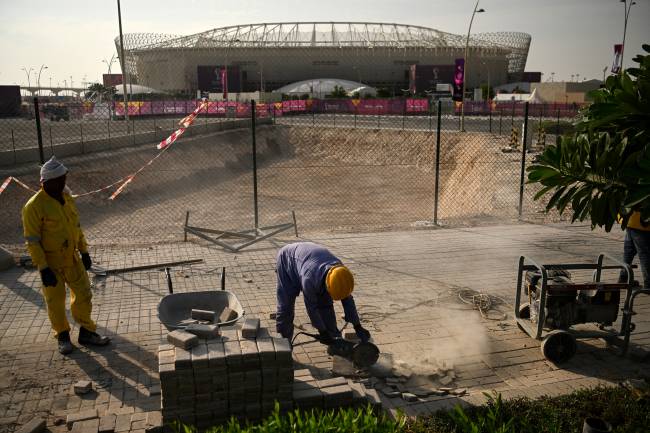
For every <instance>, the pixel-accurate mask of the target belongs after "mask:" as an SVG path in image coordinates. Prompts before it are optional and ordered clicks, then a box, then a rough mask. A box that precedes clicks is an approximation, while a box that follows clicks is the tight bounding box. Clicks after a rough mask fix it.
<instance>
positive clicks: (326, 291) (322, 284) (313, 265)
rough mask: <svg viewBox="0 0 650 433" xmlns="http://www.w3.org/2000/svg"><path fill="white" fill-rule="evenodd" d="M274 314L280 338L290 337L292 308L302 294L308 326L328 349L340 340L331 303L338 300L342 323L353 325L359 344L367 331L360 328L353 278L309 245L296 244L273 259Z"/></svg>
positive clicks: (329, 256)
mask: <svg viewBox="0 0 650 433" xmlns="http://www.w3.org/2000/svg"><path fill="white" fill-rule="evenodd" d="M276 272H277V274H278V292H277V297H278V311H277V314H276V329H277V331H278V333H280V334H281V335H282V336H283V337H285V338H288V339H289V340H291V337H292V336H293V319H294V306H295V303H296V298H297V297H298V295H299V294H300V292H301V291H302V295H303V297H304V300H305V307H306V308H307V314H308V315H309V319H310V320H311V324H312V325H313V326H314V328H316V329H317V330H318V333H319V335H320V339H319V340H320V342H321V343H323V344H326V345H328V346H331V345H336V344H337V342H340V341H341V331H339V329H338V327H337V326H336V314H335V313H334V303H333V301H341V304H342V305H343V310H344V311H345V321H346V322H349V323H351V324H352V325H353V326H354V330H355V331H356V334H357V336H358V337H359V339H360V340H361V341H364V342H365V341H368V340H369V339H370V332H368V331H367V330H365V329H364V328H363V326H361V321H360V320H359V314H358V313H357V307H356V306H355V305H354V298H352V290H353V289H354V277H353V276H352V273H351V272H350V270H349V269H348V268H347V267H345V266H343V265H342V264H341V261H340V260H339V259H338V258H336V257H335V256H334V255H333V254H332V253H331V252H329V251H328V250H327V249H326V248H324V247H322V246H320V245H318V244H315V243H312V242H298V243H294V244H289V245H286V246H284V247H282V248H281V249H280V251H279V252H278V256H277V264H276Z"/></svg>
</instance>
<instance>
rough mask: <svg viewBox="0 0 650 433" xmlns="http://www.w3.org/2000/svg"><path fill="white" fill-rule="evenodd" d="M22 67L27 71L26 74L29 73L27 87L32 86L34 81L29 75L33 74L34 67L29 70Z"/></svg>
mask: <svg viewBox="0 0 650 433" xmlns="http://www.w3.org/2000/svg"><path fill="white" fill-rule="evenodd" d="M20 69H21V70H23V71H25V74H27V87H32V82H31V80H30V78H29V76H30V75H31V73H32V70H33V69H34V68H29V71H28V70H27V69H25V68H20Z"/></svg>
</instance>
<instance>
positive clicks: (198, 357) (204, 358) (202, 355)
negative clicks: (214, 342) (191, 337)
mask: <svg viewBox="0 0 650 433" xmlns="http://www.w3.org/2000/svg"><path fill="white" fill-rule="evenodd" d="M190 353H191V357H192V359H191V362H192V368H193V369H194V370H200V369H205V368H208V367H209V366H210V363H209V360H208V346H207V344H205V343H204V342H202V343H199V344H197V345H196V346H194V347H193V348H192V351H191V352H190Z"/></svg>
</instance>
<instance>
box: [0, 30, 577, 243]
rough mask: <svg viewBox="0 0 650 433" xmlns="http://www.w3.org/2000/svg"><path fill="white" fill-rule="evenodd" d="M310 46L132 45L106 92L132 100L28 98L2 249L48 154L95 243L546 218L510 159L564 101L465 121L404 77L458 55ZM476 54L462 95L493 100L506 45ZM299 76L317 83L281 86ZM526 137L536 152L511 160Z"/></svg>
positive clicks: (567, 109)
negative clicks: (120, 74) (199, 230)
mask: <svg viewBox="0 0 650 433" xmlns="http://www.w3.org/2000/svg"><path fill="white" fill-rule="evenodd" d="M398 30H399V29H398ZM373 31H374V30H373ZM400 31H401V30H400ZM372 35H373V34H371V33H368V35H366V36H367V37H371V36H372ZM222 36H223V35H222ZM294 36H295V35H294ZM294 36H291V37H294ZM298 36H299V35H298ZM298 36H295V37H296V38H298ZM312 36H313V38H312V39H313V40H312V42H313V43H310V44H307V45H299V44H298V42H295V41H294V42H295V44H294V45H291V46H287V47H285V48H282V49H279V48H278V47H275V45H277V44H280V43H281V41H280V39H277V40H276V39H273V40H268V41H267V42H268V45H269V46H268V47H260V46H256V45H255V46H254V45H251V44H250V43H249V42H246V41H248V39H246V38H248V36H245V35H240V36H236V37H235V36H233V38H234V39H232V41H234V42H232V44H234V45H232V44H230V45H228V44H226V48H224V47H221V46H219V47H216V48H210V47H209V46H208V45H209V44H208V41H207V40H202V39H200V40H198V41H194V42H195V44H194V45H192V44H191V43H190V42H191V41H190V42H187V41H186V40H185V39H183V38H181V39H182V40H181V39H179V40H176V39H173V38H172V39H165V38H163V39H161V40H160V41H158V42H156V43H154V44H153V45H151V44H149V45H146V46H143V47H140V48H138V47H135V46H134V47H127V54H126V56H127V57H126V58H127V64H126V66H127V68H126V70H127V72H128V73H127V74H126V76H125V78H126V81H127V82H126V84H127V85H125V86H122V85H120V86H118V88H119V89H124V88H126V89H127V95H128V97H127V98H124V96H121V95H114V94H113V93H112V92H113V91H109V90H110V89H107V90H106V94H105V95H101V98H96V96H97V95H95V96H92V95H91V97H89V98H88V99H86V100H85V101H84V102H75V103H71V102H66V103H61V102H55V101H51V102H47V103H46V102H45V101H39V102H40V105H39V107H38V108H36V107H35V106H34V103H33V101H32V100H29V101H25V106H24V107H23V116H22V117H20V118H10V119H0V178H1V180H4V179H10V182H9V184H8V185H5V188H4V190H3V191H2V192H0V218H1V219H2V225H1V226H0V243H2V244H4V245H9V246H11V245H18V244H20V243H21V242H22V236H21V233H22V227H21V221H20V210H21V207H22V206H23V205H24V203H25V202H26V201H27V200H28V199H29V197H30V196H31V195H32V194H33V193H34V192H33V191H30V188H31V189H32V190H35V189H37V188H38V171H39V161H40V160H41V158H43V159H48V158H49V157H50V155H52V154H55V155H56V156H57V157H58V158H59V159H61V160H62V161H63V162H64V163H65V164H66V165H67V166H68V167H69V168H70V174H69V179H68V185H69V186H70V188H71V189H72V192H73V193H75V194H77V195H79V196H78V197H77V198H76V202H77V206H78V208H79V210H80V214H81V219H82V224H83V226H84V228H85V231H86V235H87V237H88V238H89V239H90V240H92V241H93V242H95V243H120V244H133V243H138V242H144V243H149V242H155V241H167V240H174V239H182V238H183V235H184V233H183V225H184V224H185V218H186V215H187V212H188V211H189V221H188V224H189V225H191V226H197V227H203V228H211V229H215V230H242V229H249V228H252V227H253V226H254V224H255V221H256V215H257V222H258V224H259V225H274V224H279V223H284V222H287V221H290V220H291V219H292V217H293V214H292V212H293V213H295V216H296V219H297V223H298V224H297V225H298V228H299V231H300V232H303V233H305V232H327V231H348V232H355V231H367V230H389V229H411V228H418V227H422V226H430V225H433V224H435V223H438V224H442V225H472V224H482V223H489V222H504V221H507V220H516V219H517V218H519V217H523V218H526V219H532V220H535V221H538V220H540V221H541V220H544V219H546V218H548V217H547V216H546V215H544V214H542V213H539V207H540V206H539V204H538V203H537V202H533V201H532V194H533V188H531V187H530V186H526V187H525V188H524V190H523V193H522V190H521V173H522V158H524V157H525V158H526V161H524V164H525V163H526V162H527V161H530V159H531V158H533V157H534V152H535V151H536V149H539V148H543V147H544V145H545V143H546V144H548V143H551V142H553V141H554V139H555V136H556V135H557V134H562V133H564V132H568V130H569V129H570V128H571V121H572V119H573V117H575V115H576V114H577V109H578V106H577V105H573V104H566V103H565V104H531V105H530V106H529V107H528V116H526V114H525V104H524V103H521V102H514V101H505V102H495V101H493V100H490V101H489V102H486V101H466V103H465V104H464V108H462V106H461V105H460V104H458V103H456V102H453V101H452V100H451V96H452V95H451V87H450V86H449V85H447V86H445V85H439V84H436V83H437V81H436V83H433V84H431V83H429V84H428V85H427V86H428V87H426V86H425V87H418V86H419V84H417V82H418V80H417V77H415V78H416V79H415V81H413V79H412V78H413V77H411V76H410V75H409V74H411V72H412V71H416V69H413V68H412V65H418V64H419V65H423V64H427V62H436V61H440V62H444V63H445V64H450V63H452V64H453V58H454V57H455V56H457V55H459V54H460V53H461V52H462V49H461V48H460V47H459V46H458V47H457V46H455V45H454V46H453V47H452V46H451V45H449V46H447V47H446V48H445V49H444V50H442V49H441V48H435V49H434V48H431V49H430V50H429V51H427V50H424V51H423V50H421V49H419V48H417V47H410V46H404V47H401V48H390V47H388V45H390V44H389V42H390V41H383V42H381V41H376V42H375V45H374V48H372V50H371V49H370V48H368V47H367V46H362V45H355V44H356V43H357V42H358V41H357V42H354V43H353V42H350V43H349V44H348V43H344V42H343V41H342V40H341V39H340V38H339V39H337V44H338V45H337V47H338V48H332V47H331V46H330V45H331V43H329V44H330V45H328V44H326V43H323V44H321V42H319V40H320V38H321V36H319V35H317V34H314V35H312ZM343 36H345V35H343ZM343 36H342V35H339V37H343ZM357 36H358V35H357ZM403 36H404V35H402V36H401V37H403ZM424 36H426V35H424ZM424 36H423V37H424ZM438 36H439V37H442V36H440V35H438ZM443 36H444V35H443ZM215 37H216V36H215ZM220 37H221V36H220ZM224 37H225V36H224ZM287 37H289V36H287ZM300 37H302V36H300ZM332 37H333V36H332ZM345 37H349V38H351V40H352V39H354V37H353V36H350V35H347V36H345ZM355 37H356V36H355ZM427 37H428V36H427ZM226 39H228V38H226ZM425 39H426V38H425ZM425 39H422V38H420V39H418V38H415V39H414V41H415V42H413V43H421V42H422V41H423V40H424V41H425V42H426V41H429V40H428V39H426V40H425ZM461 39H462V38H461ZM286 40H288V39H285V41H286ZM201 41H203V42H201ZM237 41H239V42H237ZM314 41H315V42H314ZM404 41H405V39H403V38H402V39H400V40H399V43H400V44H401V43H405V42H404ZM418 41H419V42H418ZM454 41H455V39H454ZM154 42H155V41H154ZM185 42H187V43H189V44H190V45H187V44H185ZM330 42H331V41H330ZM479 42H480V43H479ZM483 42H485V41H473V42H472V43H473V44H475V46H474V47H473V48H471V49H470V53H471V54H472V55H473V56H474V57H473V58H472V57H470V59H469V60H468V61H467V62H466V67H467V68H468V71H467V77H466V80H467V84H468V88H471V87H476V88H480V87H481V86H482V85H483V86H485V84H487V88H486V89H485V90H486V92H484V93H485V95H488V94H492V93H493V89H492V87H491V85H490V81H489V80H490V79H492V80H497V79H500V80H502V81H503V80H505V79H506V78H507V77H509V75H508V74H511V75H512V74H514V73H518V72H517V71H515V70H513V71H511V70H510V69H509V68H511V66H512V65H511V62H510V60H509V57H508V55H509V54H508V53H510V51H508V50H509V48H507V47H505V46H500V45H495V44H496V42H494V41H493V42H489V41H488V42H485V44H484V46H483V45H481V43H483ZM210 43H212V42H210ZM359 43H361V42H359ZM422 43H424V42H422ZM427 43H431V44H434V43H435V41H433V40H431V41H429V42H427ZM455 43H456V42H454V44H455ZM157 44H162V45H160V46H158V45H157ZM165 44H167V45H165ZM169 44H171V45H169ZM179 44H180V45H179ZM184 44H185V45H184ZM201 44H204V45H201ZM205 44H207V45H205ZM247 44H248V45H247ZM382 44H384V45H382ZM387 44H388V45H387ZM163 45H164V46H163ZM168 45H169V46H168ZM186 45H187V46H186ZM398 45H399V44H398ZM427 49H428V48H427ZM373 50H374V51H373ZM431 50H433V51H431ZM435 50H438V51H435ZM441 50H442V51H441ZM445 50H446V51H445ZM434 54H435V55H436V56H438V57H439V58H440V59H432V58H430V57H427V56H431V55H434ZM518 55H519V56H520V57H521V55H523V54H522V53H519V54H518ZM247 56H248V57H247ZM215 59H217V60H215ZM472 59H473V60H472ZM479 60H480V61H479ZM519 60H521V59H520V58H519ZM481 62H482V63H481ZM515 63H516V62H515ZM519 63H520V62H519ZM519 63H517V64H519ZM203 65H212V66H210V67H207V66H206V67H204V66H203ZM443 66H444V65H443ZM452 66H453V65H452ZM205 68H207V72H208V77H207V78H206V77H203V76H202V75H201V74H203V73H204V72H205V71H204V70H203V69H205ZM447 69H448V68H447ZM447 69H445V68H443V67H442V66H441V67H440V68H439V71H438V72H439V73H440V76H439V77H438V78H439V81H440V82H443V83H444V82H451V81H453V77H452V78H449V77H446V75H445V74H446V73H447V72H449V71H447ZM480 71H483V72H480ZM416 72H417V71H416ZM438 72H436V73H438ZM451 72H452V73H453V67H452V69H451ZM481 73H483V75H481ZM210 74H211V75H210ZM300 77H302V78H310V77H312V78H313V77H321V78H314V79H312V80H309V81H308V82H303V83H298V84H296V85H295V86H293V87H292V86H291V85H289V86H288V87H287V85H288V84H289V83H291V82H292V81H295V79H297V78H300ZM482 77H485V78H488V81H487V83H486V82H485V78H482ZM343 78H345V79H343ZM438 78H436V80H438ZM205 79H207V86H208V87H209V88H208V89H207V90H205V88H204V86H205V85H206V84H205V82H203V81H205ZM202 80H203V81H202ZM352 80H353V81H354V82H353V83H352V84H349V83H350V82H351V81H352ZM412 81H413V82H412ZM413 83H416V84H417V85H416V84H413ZM493 83H494V81H493ZM135 88H139V89H142V88H145V89H148V90H147V93H138V92H137V91H135V90H133V89H135ZM156 88H158V89H157V90H156ZM113 90H114V89H113ZM131 90H133V91H131ZM86 96H88V95H86ZM199 97H201V98H199ZM93 98H95V99H93ZM203 98H205V103H204V102H203ZM125 99H127V101H126V104H125V101H124V100H125ZM251 99H254V100H256V101H257V104H256V109H255V112H256V113H257V114H256V120H257V122H256V123H257V125H256V127H255V128H252V127H251V123H252V119H251V111H252V110H251V102H250V100H251ZM476 99H480V97H477V98H476ZM100 100H101V101H109V102H98V101H100ZM93 101H94V102H93ZM125 107H127V109H126V110H125ZM125 111H126V112H125ZM192 113H195V114H196V117H195V118H193V119H191V120H188V117H193V114H192ZM183 123H185V124H184V125H183ZM190 124H191V125H190ZM524 124H527V126H526V129H527V133H526V140H525V141H526V143H527V145H528V147H529V150H531V151H533V153H528V154H526V153H524V152H522V142H523V141H524V140H523V139H522V137H523V136H524V131H523V129H524ZM39 129H40V134H39V131H38V130H39ZM253 134H254V135H255V142H256V146H257V148H256V158H257V161H256V162H257V165H256V170H253V154H252V149H253V146H252V143H253ZM175 136H180V138H178V140H177V141H176V142H175V143H174V144H172V145H171V146H168V147H164V146H163V148H162V149H158V148H157V145H158V144H159V143H160V142H161V141H164V140H166V139H167V138H168V137H175ZM255 189H256V190H257V193H258V194H257V200H256V201H255V200H254V191H255ZM255 203H256V204H257V207H255ZM256 209H257V212H256V211H255V210H256Z"/></svg>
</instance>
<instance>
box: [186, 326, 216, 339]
mask: <svg viewBox="0 0 650 433" xmlns="http://www.w3.org/2000/svg"><path fill="white" fill-rule="evenodd" d="M185 331H186V332H189V333H190V334H194V335H196V336H197V337H199V338H202V339H205V340H211V339H213V338H217V337H219V335H221V333H220V332H219V327H218V326H217V325H206V324H203V323H191V324H189V325H187V327H186V328H185Z"/></svg>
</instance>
